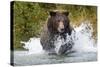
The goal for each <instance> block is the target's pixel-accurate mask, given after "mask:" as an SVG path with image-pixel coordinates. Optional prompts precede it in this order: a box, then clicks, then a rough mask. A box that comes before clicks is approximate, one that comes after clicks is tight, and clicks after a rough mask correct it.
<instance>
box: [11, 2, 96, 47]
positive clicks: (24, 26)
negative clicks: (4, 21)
mask: <svg viewBox="0 0 100 67" xmlns="http://www.w3.org/2000/svg"><path fill="white" fill-rule="evenodd" d="M12 3H13V5H12V9H13V13H12V14H13V39H14V40H13V41H14V44H13V46H14V49H22V44H21V43H20V41H28V40H29V38H31V37H39V36H40V34H41V30H42V27H43V26H44V24H46V21H47V18H48V16H49V11H50V10H67V11H69V12H70V14H69V18H70V21H71V24H72V25H76V26H79V25H80V24H81V22H83V21H85V20H89V21H90V23H91V24H92V26H93V30H94V32H93V38H94V39H97V7H96V6H82V5H68V4H53V3H35V2H21V1H15V2H12Z"/></svg>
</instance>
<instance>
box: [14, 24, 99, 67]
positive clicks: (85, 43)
mask: <svg viewBox="0 0 100 67" xmlns="http://www.w3.org/2000/svg"><path fill="white" fill-rule="evenodd" d="M75 31H76V34H75V36H76V38H75V40H74V42H75V45H74V46H73V49H72V52H70V53H69V54H67V55H48V54H47V53H46V52H45V51H43V50H42V46H41V44H40V38H34V37H33V38H30V40H29V41H27V42H22V41H21V43H24V44H25V45H24V46H23V47H24V48H25V49H28V51H14V65H15V66H25V65H39V64H55V63H74V62H89V61H97V43H96V41H95V40H94V39H93V38H92V32H93V29H92V26H91V24H85V23H82V24H81V25H80V26H79V27H76V28H75Z"/></svg>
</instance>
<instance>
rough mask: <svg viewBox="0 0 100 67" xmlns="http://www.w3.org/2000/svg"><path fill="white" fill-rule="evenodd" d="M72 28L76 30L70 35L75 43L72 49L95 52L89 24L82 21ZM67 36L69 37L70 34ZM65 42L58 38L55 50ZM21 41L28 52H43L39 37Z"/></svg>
mask: <svg viewBox="0 0 100 67" xmlns="http://www.w3.org/2000/svg"><path fill="white" fill-rule="evenodd" d="M74 29H75V31H76V33H75V34H74V35H75V37H73V34H72V36H71V37H72V38H73V41H74V43H75V45H74V47H73V50H74V51H77V52H91V51H92V52H96V51H97V48H96V47H94V45H96V43H95V40H94V39H93V38H92V32H93V29H92V26H91V24H89V23H88V24H87V23H82V24H81V25H80V26H79V27H76V28H74ZM67 38H70V36H69V37H67ZM68 40H69V39H68ZM66 42H67V41H66ZM66 42H63V40H60V39H58V41H56V42H55V43H56V44H57V46H58V47H56V50H57V51H58V49H59V47H60V46H61V45H60V44H61V43H66ZM21 43H24V44H25V45H24V46H23V47H24V48H25V49H28V50H29V51H28V53H29V54H38V53H43V52H44V51H43V49H42V46H41V44H40V38H30V40H29V41H28V42H22V41H21Z"/></svg>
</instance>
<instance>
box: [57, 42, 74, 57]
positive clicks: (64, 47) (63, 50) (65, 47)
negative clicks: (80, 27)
mask: <svg viewBox="0 0 100 67" xmlns="http://www.w3.org/2000/svg"><path fill="white" fill-rule="evenodd" d="M71 48H72V44H70V43H67V44H65V45H61V47H60V49H59V52H58V53H59V54H60V55H61V54H66V53H67V52H68V51H69V50H70V49H71Z"/></svg>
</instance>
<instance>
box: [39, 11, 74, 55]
mask: <svg viewBox="0 0 100 67" xmlns="http://www.w3.org/2000/svg"><path fill="white" fill-rule="evenodd" d="M49 14H50V17H49V18H48V21H47V27H46V28H45V29H44V31H43V32H42V35H41V38H40V42H41V45H42V47H43V50H45V51H47V52H48V53H49V54H65V53H66V52H67V51H68V50H70V49H71V48H72V45H73V44H72V43H64V44H63V45H61V46H60V48H59V50H58V51H57V52H56V43H55V42H56V41H57V39H58V37H59V36H60V38H61V39H62V40H63V41H66V40H67V38H66V37H67V34H68V35H69V36H70V35H71V33H72V30H73V28H72V27H71V26H70V20H69V18H68V15H69V12H67V11H66V12H65V11H63V12H60V11H50V12H49Z"/></svg>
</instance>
